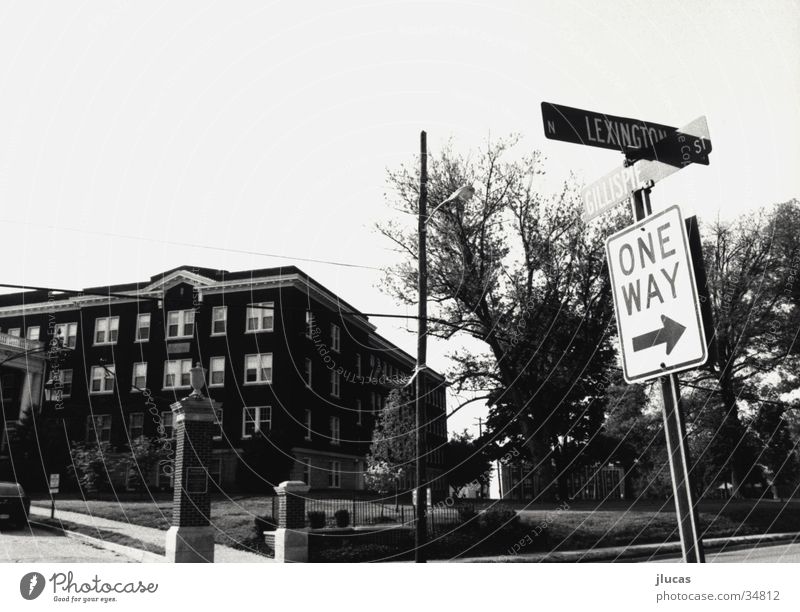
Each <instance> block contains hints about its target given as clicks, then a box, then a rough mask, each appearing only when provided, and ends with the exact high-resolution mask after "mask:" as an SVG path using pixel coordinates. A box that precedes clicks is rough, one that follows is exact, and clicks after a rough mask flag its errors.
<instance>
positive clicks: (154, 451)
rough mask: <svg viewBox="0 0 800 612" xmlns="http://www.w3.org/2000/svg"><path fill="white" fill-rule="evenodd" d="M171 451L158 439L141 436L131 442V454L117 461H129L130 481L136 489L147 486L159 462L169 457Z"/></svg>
mask: <svg viewBox="0 0 800 612" xmlns="http://www.w3.org/2000/svg"><path fill="white" fill-rule="evenodd" d="M169 455H170V453H169V451H168V450H166V449H164V446H163V444H161V443H160V442H159V441H158V440H154V439H152V438H148V437H147V436H140V437H138V438H136V439H134V440H131V443H130V455H129V456H127V457H121V458H120V459H118V460H116V461H115V463H116V462H117V461H120V462H122V461H124V462H126V463H128V462H129V463H128V482H129V483H130V486H131V487H133V488H135V489H141V488H144V487H145V483H147V482H148V481H149V480H150V477H151V476H152V475H153V473H154V471H155V469H156V468H157V467H158V465H159V463H160V462H161V461H163V460H164V459H167V458H168V457H169Z"/></svg>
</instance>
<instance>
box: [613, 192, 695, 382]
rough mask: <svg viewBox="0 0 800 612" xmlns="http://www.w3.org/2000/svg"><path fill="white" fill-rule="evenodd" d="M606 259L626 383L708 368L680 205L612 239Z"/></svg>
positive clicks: (619, 233)
mask: <svg viewBox="0 0 800 612" xmlns="http://www.w3.org/2000/svg"><path fill="white" fill-rule="evenodd" d="M606 256H607V258H608V259H607V261H608V267H609V272H610V275H611V283H612V288H613V295H614V309H615V311H616V315H617V331H618V332H619V342H620V346H621V348H622V351H621V352H622V363H623V371H624V375H625V380H626V381H628V382H629V383H633V382H637V381H643V380H648V379H650V378H656V377H658V376H662V375H664V374H669V373H672V372H678V371H680V370H685V369H688V368H692V367H696V366H698V365H701V364H703V363H705V361H706V359H707V357H708V354H707V351H706V344H705V335H704V333H703V322H702V319H701V316H700V303H699V302H698V299H697V286H696V285H695V280H694V272H693V268H692V261H691V255H690V253H689V242H688V240H687V237H686V228H685V226H684V224H683V218H682V217H681V211H680V209H679V208H678V207H677V206H671V207H670V208H667V209H666V210H664V211H662V212H660V213H657V214H655V215H651V216H649V217H647V218H646V219H645V220H644V221H640V222H639V223H636V224H634V225H631V226H629V227H626V228H625V229H624V230H622V231H620V232H617V233H616V234H614V235H613V236H610V237H609V238H608V240H607V241H606Z"/></svg>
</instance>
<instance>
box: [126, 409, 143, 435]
mask: <svg viewBox="0 0 800 612" xmlns="http://www.w3.org/2000/svg"><path fill="white" fill-rule="evenodd" d="M143 435H144V412H132V413H131V414H130V415H128V436H129V437H130V439H131V440H135V439H136V438H141V437H142V436H143Z"/></svg>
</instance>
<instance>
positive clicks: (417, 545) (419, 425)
mask: <svg viewBox="0 0 800 612" xmlns="http://www.w3.org/2000/svg"><path fill="white" fill-rule="evenodd" d="M474 194H475V190H474V189H473V188H472V187H471V186H469V185H465V186H463V187H460V188H459V189H457V190H456V191H455V192H454V193H452V194H451V195H450V196H449V197H448V198H447V199H446V200H444V201H443V202H441V203H440V204H439V205H438V206H436V207H435V208H434V209H433V211H431V215H432V214H433V213H435V212H436V211H437V210H439V208H440V207H441V206H443V205H445V204H450V203H452V202H455V201H461V202H466V201H467V200H469V199H470V198H471V197H472V196H473V195H474ZM418 215H419V218H418V238H419V256H418V263H419V274H418V278H417V290H418V300H419V303H418V311H417V367H416V371H415V372H414V415H415V423H414V425H415V438H416V451H417V452H416V462H415V482H414V485H415V490H416V498H417V504H416V508H415V512H416V529H415V531H414V562H415V563H425V559H426V556H425V550H424V547H425V545H426V544H427V541H428V524H427V517H426V514H427V501H428V500H427V495H426V487H425V486H424V485H425V459H424V455H425V451H426V449H425V442H426V440H425V432H424V431H423V427H425V426H426V425H427V423H426V418H425V415H424V414H423V406H422V397H423V394H424V392H425V389H424V386H423V370H425V368H426V367H427V365H426V360H427V350H428V261H427V257H428V254H427V235H428V220H429V218H430V215H428V143H427V134H426V133H425V132H424V131H422V132H420V174H419V211H418Z"/></svg>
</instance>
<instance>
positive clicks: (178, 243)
mask: <svg viewBox="0 0 800 612" xmlns="http://www.w3.org/2000/svg"><path fill="white" fill-rule="evenodd" d="M0 222H3V223H15V224H17V225H28V226H33V227H42V228H47V229H57V230H58V231H60V232H64V231H66V232H76V233H79V234H92V235H96V236H107V237H109V238H123V239H126V240H145V241H147V242H155V243H158V244H169V245H172V246H184V247H192V248H195V249H205V250H209V251H221V252H224V253H236V254H239V255H257V256H259V257H272V258H274V259H286V260H289V261H304V262H307V263H320V264H326V265H330V266H341V267H344V268H361V269H364V270H378V271H380V270H381V268H376V267H375V266H365V265H363V264H356V263H350V262H346V261H332V260H329V259H315V258H313V257H297V256H294V255H279V254H277V253H265V252H263V251H250V250H247V249H232V248H228V247H218V246H211V245H208V244H199V243H196V242H181V241H179V240H164V239H161V238H153V237H150V236H131V235H128V234H119V233H116V232H100V231H96V230H87V229H81V228H77V227H63V226H61V225H51V224H47V223H31V222H30V221H17V220H14V219H0Z"/></svg>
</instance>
